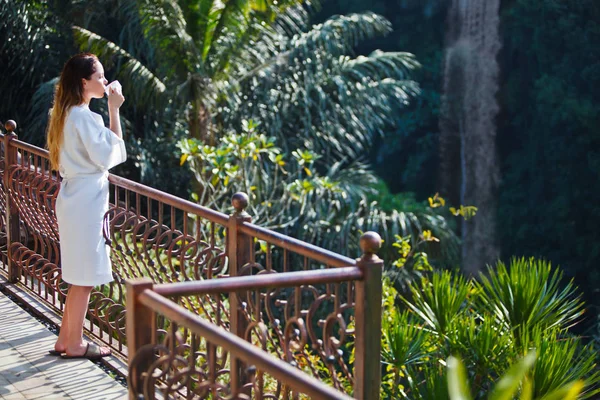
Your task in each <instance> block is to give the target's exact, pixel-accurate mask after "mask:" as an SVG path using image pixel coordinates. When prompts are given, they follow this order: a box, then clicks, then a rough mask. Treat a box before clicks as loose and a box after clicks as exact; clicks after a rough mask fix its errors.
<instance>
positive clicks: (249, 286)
mask: <svg viewBox="0 0 600 400" xmlns="http://www.w3.org/2000/svg"><path fill="white" fill-rule="evenodd" d="M362 278H363V271H362V269H361V268H360V267H356V266H351V267H340V268H329V269H322V270H309V271H295V272H285V273H262V274H258V275H251V276H237V277H229V278H226V279H211V280H204V281H188V282H174V283H164V284H155V285H154V286H153V290H154V291H155V292H156V293H159V294H160V295H162V296H167V297H170V296H189V295H194V294H215V293H232V292H237V291H243V290H254V289H261V288H285V287H293V286H298V285H312V284H326V283H338V282H350V281H357V280H361V279H362Z"/></svg>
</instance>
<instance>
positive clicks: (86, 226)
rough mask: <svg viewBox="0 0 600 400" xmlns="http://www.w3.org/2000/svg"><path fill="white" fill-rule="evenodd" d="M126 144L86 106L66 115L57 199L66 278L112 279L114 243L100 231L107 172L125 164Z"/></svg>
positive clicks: (89, 282) (78, 281) (80, 281)
mask: <svg viewBox="0 0 600 400" xmlns="http://www.w3.org/2000/svg"><path fill="white" fill-rule="evenodd" d="M126 158H127V153H126V150H125V143H124V142H123V140H122V139H121V138H119V137H118V136H117V135H115V134H114V133H113V132H112V131H111V130H110V129H108V128H106V127H105V126H104V122H103V121H102V117H101V116H100V115H98V114H96V113H94V112H92V111H90V109H89V108H88V107H87V106H85V105H81V106H76V107H72V108H71V110H70V112H69V114H68V115H67V118H66V119H65V128H64V141H63V145H62V149H61V152H60V162H59V164H60V165H59V172H60V175H61V176H62V178H63V179H62V182H61V186H60V192H59V193H58V197H57V199H56V218H57V220H58V231H59V235H60V260H61V261H60V266H61V269H62V278H63V280H64V281H65V282H67V283H70V284H73V285H78V286H98V285H102V284H105V283H109V282H111V281H112V280H113V277H112V268H111V262H110V254H109V251H110V247H109V246H108V245H106V244H105V240H104V237H103V235H102V221H103V217H104V214H105V213H106V211H107V210H108V170H109V169H110V168H112V167H114V166H115V165H118V164H120V163H122V162H125V160H126Z"/></svg>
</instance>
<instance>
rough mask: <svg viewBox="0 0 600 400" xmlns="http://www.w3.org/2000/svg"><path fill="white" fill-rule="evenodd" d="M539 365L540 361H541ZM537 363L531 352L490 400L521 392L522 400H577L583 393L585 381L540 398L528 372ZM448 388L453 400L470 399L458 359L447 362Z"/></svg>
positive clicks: (577, 381)
mask: <svg viewBox="0 0 600 400" xmlns="http://www.w3.org/2000/svg"><path fill="white" fill-rule="evenodd" d="M538 362H539V361H538ZM535 363H536V352H535V351H531V352H529V353H527V355H526V356H525V357H523V358H522V359H521V360H519V361H518V362H517V363H515V364H514V365H513V366H512V367H510V369H509V370H508V371H507V372H506V374H505V375H504V376H502V378H501V379H500V380H499V381H498V383H497V384H496V385H495V387H494V389H493V390H492V392H491V393H490V395H489V397H488V399H489V400H512V399H514V398H515V397H514V396H515V395H516V394H517V393H518V392H519V388H520V397H519V399H521V400H531V399H538V400H559V399H560V400H576V399H578V398H580V397H579V395H580V393H581V392H582V390H583V388H584V386H585V384H584V382H583V381H582V380H575V381H572V382H568V383H566V384H563V385H562V386H560V387H559V388H558V389H556V390H554V391H552V392H550V393H549V394H546V395H544V396H542V397H537V396H535V395H534V393H533V386H532V383H531V380H530V379H529V378H528V377H527V375H526V374H527V372H528V371H529V370H531V367H532V366H533V365H534V364H535ZM448 389H449V392H450V400H470V399H472V397H471V394H470V392H469V382H468V378H467V375H466V372H465V368H464V365H463V364H462V362H461V361H460V360H459V359H457V358H455V357H450V358H449V359H448Z"/></svg>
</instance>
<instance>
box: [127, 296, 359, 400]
mask: <svg viewBox="0 0 600 400" xmlns="http://www.w3.org/2000/svg"><path fill="white" fill-rule="evenodd" d="M137 300H138V301H139V302H140V303H141V304H143V305H144V306H146V307H148V308H150V309H151V310H153V311H155V312H158V313H159V314H161V315H164V316H166V317H167V318H169V319H170V320H171V321H174V322H176V323H178V324H179V325H181V326H183V327H185V328H188V329H190V330H191V331H192V332H194V333H196V334H198V335H200V336H202V337H204V338H205V339H206V340H207V341H208V342H210V343H212V344H215V345H217V346H220V347H222V348H224V349H225V350H227V351H228V352H229V353H230V354H231V353H235V354H236V357H238V358H239V359H240V360H242V361H244V362H246V363H248V364H249V365H254V366H255V367H256V368H257V369H259V370H261V371H263V372H266V373H268V374H270V375H272V376H273V377H274V378H276V379H277V380H278V381H281V382H285V384H286V385H289V386H290V387H291V388H292V389H294V390H295V391H298V392H301V393H306V394H307V395H309V396H310V397H311V398H316V399H339V400H351V399H352V398H351V397H349V396H348V395H346V394H344V393H342V392H339V391H337V390H335V389H334V388H332V387H330V386H328V385H325V384H324V383H323V382H321V381H319V380H317V379H316V378H314V377H312V376H310V375H308V374H305V373H304V372H302V371H300V370H298V369H296V368H295V367H293V366H291V365H290V364H288V363H286V362H285V361H282V360H280V359H278V358H275V357H274V356H272V355H271V354H269V353H267V352H265V351H263V350H262V349H261V348H259V347H257V346H255V345H253V344H251V343H249V342H247V341H245V340H244V339H242V338H240V337H238V336H236V335H234V334H233V333H230V332H227V331H226V330H225V329H223V328H221V327H219V326H217V325H214V324H211V323H209V322H207V321H205V320H203V319H202V318H200V317H199V316H198V315H196V314H193V313H191V312H190V311H188V310H186V309H185V308H183V307H181V306H179V305H178V304H176V303H174V302H173V301H171V300H169V299H167V298H165V297H163V296H161V295H160V294H158V293H157V292H155V291H153V290H150V289H145V290H143V291H142V292H141V293H140V294H139V295H138V299H137Z"/></svg>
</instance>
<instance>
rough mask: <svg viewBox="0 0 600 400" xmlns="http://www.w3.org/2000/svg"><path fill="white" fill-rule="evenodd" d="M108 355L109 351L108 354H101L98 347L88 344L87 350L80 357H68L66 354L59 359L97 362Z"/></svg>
mask: <svg viewBox="0 0 600 400" xmlns="http://www.w3.org/2000/svg"><path fill="white" fill-rule="evenodd" d="M110 354H111V352H110V351H109V352H108V354H102V351H101V349H100V346H98V345H97V344H94V343H90V342H88V344H87V348H86V349H85V353H83V354H82V355H80V356H69V355H67V354H62V355H61V356H60V357H61V358H64V359H71V358H87V359H88V360H92V361H93V360H99V359H101V358H102V357H107V356H110Z"/></svg>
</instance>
